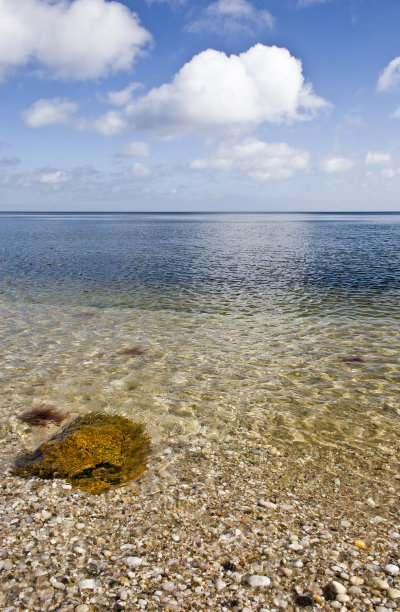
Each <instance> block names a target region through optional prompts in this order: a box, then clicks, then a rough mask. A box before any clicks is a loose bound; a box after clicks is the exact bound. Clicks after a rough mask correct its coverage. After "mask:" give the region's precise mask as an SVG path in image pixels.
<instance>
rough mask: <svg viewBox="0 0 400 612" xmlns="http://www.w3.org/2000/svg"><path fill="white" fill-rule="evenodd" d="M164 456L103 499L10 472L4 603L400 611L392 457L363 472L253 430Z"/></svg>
mask: <svg viewBox="0 0 400 612" xmlns="http://www.w3.org/2000/svg"><path fill="white" fill-rule="evenodd" d="M238 433H239V434H240V435H239V436H238ZM159 451H160V452H159V454H158V455H157V456H154V457H153V458H152V459H151V461H150V463H151V465H149V471H148V473H147V475H146V476H145V477H143V478H141V480H139V481H136V482H134V483H132V484H131V485H129V486H128V487H125V488H122V489H115V490H112V491H110V492H108V493H106V494H103V495H99V496H93V495H89V496H88V495H87V494H85V493H83V492H81V491H79V490H74V489H71V485H69V484H67V483H65V482H64V481H61V480H54V481H41V480H39V479H32V480H24V479H21V478H15V477H12V476H10V475H6V476H5V477H3V479H2V495H1V500H2V501H1V519H2V525H3V533H2V547H1V549H0V554H1V561H0V568H1V570H2V571H1V573H2V579H1V580H2V587H1V595H0V605H1V609H2V610H5V611H7V612H11V611H17V610H18V611H19V610H20V611H28V610H39V611H41V610H46V611H51V610H71V611H72V610H74V611H76V612H88V611H89V610H93V611H95V610H96V611H103V610H104V611H106V610H132V611H134V610H135V611H136V610H171V611H179V610H182V611H183V610H198V611H200V610H201V611H211V610H213V611H214V610H236V611H240V612H246V611H247V610H257V611H260V612H261V611H264V612H267V611H270V612H273V611H281V610H287V611H288V612H289V611H294V610H300V609H302V608H308V609H311V607H314V609H316V610H318V609H321V610H322V609H323V610H341V611H342V612H344V611H346V610H360V611H361V610H365V611H366V610H371V611H372V610H376V611H377V612H385V611H386V610H396V609H397V608H398V606H399V604H400V569H399V566H400V549H399V544H400V520H399V513H398V509H399V502H400V465H399V462H398V458H397V457H395V456H394V455H393V456H391V457H390V456H389V457H387V459H388V461H387V462H384V461H381V462H375V470H374V471H373V472H372V473H370V474H368V475H367V476H366V475H362V473H361V472H360V471H358V472H357V469H356V465H357V461H358V459H359V458H358V457H356V456H355V457H354V464H353V467H354V471H353V472H352V473H351V472H350V471H349V469H348V467H349V465H348V463H347V464H346V468H344V466H343V465H342V464H341V461H340V453H338V452H337V450H334V451H328V450H326V449H321V450H320V452H319V453H318V452H314V453H310V452H308V453H307V452H305V453H304V452H302V451H301V448H299V449H298V451H297V452H295V453H293V452H291V453H290V455H289V454H287V453H285V451H284V449H283V448H281V449H280V448H277V447H274V446H272V445H270V444H267V443H263V441H262V439H260V437H259V436H255V435H248V434H246V432H244V431H242V432H232V435H227V436H226V439H225V440H224V441H216V440H209V439H208V438H207V436H198V437H197V438H196V439H194V440H192V443H191V444H190V445H186V446H185V445H182V444H180V445H173V444H171V445H169V446H166V447H164V448H163V450H161V449H159ZM3 467H4V466H3Z"/></svg>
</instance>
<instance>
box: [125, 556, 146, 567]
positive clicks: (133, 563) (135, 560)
mask: <svg viewBox="0 0 400 612" xmlns="http://www.w3.org/2000/svg"><path fill="white" fill-rule="evenodd" d="M125 563H126V564H127V565H129V567H140V566H141V565H142V563H143V559H141V558H140V557H127V558H126V559H125Z"/></svg>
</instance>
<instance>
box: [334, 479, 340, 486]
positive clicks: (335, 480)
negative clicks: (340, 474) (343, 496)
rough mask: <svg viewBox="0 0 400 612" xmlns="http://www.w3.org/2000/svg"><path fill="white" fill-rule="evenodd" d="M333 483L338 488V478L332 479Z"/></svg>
mask: <svg viewBox="0 0 400 612" xmlns="http://www.w3.org/2000/svg"><path fill="white" fill-rule="evenodd" d="M333 482H334V483H335V485H336V486H337V487H338V486H339V485H340V478H334V479H333Z"/></svg>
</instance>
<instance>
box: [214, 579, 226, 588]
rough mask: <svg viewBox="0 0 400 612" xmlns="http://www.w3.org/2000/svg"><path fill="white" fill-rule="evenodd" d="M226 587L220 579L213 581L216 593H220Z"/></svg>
mask: <svg viewBox="0 0 400 612" xmlns="http://www.w3.org/2000/svg"><path fill="white" fill-rule="evenodd" d="M225 587H226V582H224V581H223V580H221V578H217V579H216V581H215V588H216V589H217V591H222V590H223V589H224V588H225Z"/></svg>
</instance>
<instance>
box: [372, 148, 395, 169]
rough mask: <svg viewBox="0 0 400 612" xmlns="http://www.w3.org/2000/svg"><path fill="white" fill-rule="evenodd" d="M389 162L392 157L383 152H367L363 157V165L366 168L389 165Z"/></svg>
mask: <svg viewBox="0 0 400 612" xmlns="http://www.w3.org/2000/svg"><path fill="white" fill-rule="evenodd" d="M391 161H392V156H391V155H390V153H387V152H385V151H368V153H367V155H366V156H365V163H366V165H367V166H382V165H385V164H390V163H391Z"/></svg>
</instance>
